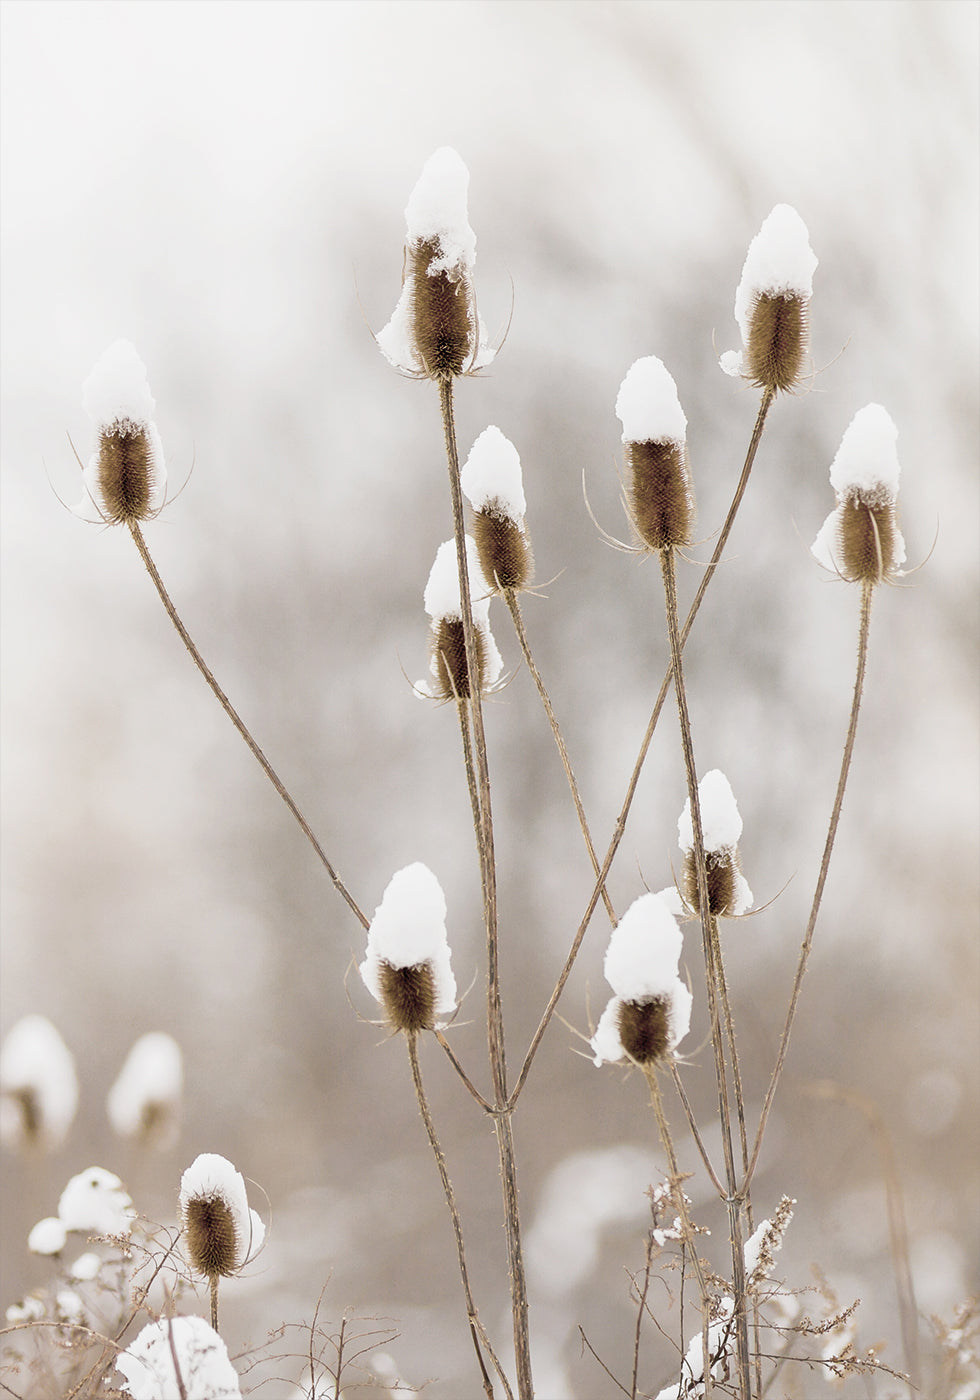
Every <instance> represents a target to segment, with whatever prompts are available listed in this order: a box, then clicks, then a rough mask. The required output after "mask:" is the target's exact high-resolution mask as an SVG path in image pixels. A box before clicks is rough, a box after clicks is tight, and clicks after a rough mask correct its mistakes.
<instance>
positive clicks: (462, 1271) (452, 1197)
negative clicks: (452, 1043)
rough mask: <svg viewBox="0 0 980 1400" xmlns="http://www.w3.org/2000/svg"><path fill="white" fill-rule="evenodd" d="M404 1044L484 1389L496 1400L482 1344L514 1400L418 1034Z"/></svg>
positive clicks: (505, 1390) (410, 1037) (508, 1394)
mask: <svg viewBox="0 0 980 1400" xmlns="http://www.w3.org/2000/svg"><path fill="white" fill-rule="evenodd" d="M405 1044H406V1045H407V1047H408V1060H409V1064H410V1065H411V1067H412V1083H413V1084H414V1085H415V1097H416V1099H417V1100H418V1105H419V1112H420V1113H421V1115H422V1121H423V1123H424V1124H425V1131H426V1133H427V1134H428V1138H429V1146H430V1147H431V1148H432V1155H433V1156H434V1157H435V1159H436V1166H437V1167H438V1169H439V1179H440V1181H441V1182H442V1189H443V1193H444V1195H445V1197H446V1205H447V1206H448V1208H449V1215H450V1218H451V1220H452V1225H453V1238H454V1239H455V1241H456V1258H457V1259H458V1261H459V1276H460V1279H461V1280H462V1284H463V1296H464V1298H465V1299H466V1316H467V1319H468V1321H469V1324H470V1336H471V1337H472V1339H473V1347H474V1349H475V1351H476V1359H477V1362H478V1363H479V1367H480V1375H481V1377H482V1381H483V1390H484V1393H485V1394H486V1396H487V1400H493V1382H492V1381H491V1379H490V1376H489V1375H488V1374H487V1368H486V1365H485V1363H484V1360H483V1351H481V1343H482V1346H483V1348H485V1350H486V1353H487V1356H489V1358H490V1361H491V1364H492V1365H493V1368H494V1370H495V1371H496V1372H497V1375H498V1376H499V1377H500V1383H501V1385H502V1386H503V1388H504V1393H505V1395H506V1396H507V1400H513V1393H512V1391H511V1388H510V1384H509V1383H508V1380H507V1376H506V1374H505V1373H504V1370H503V1368H502V1367H501V1365H500V1362H499V1361H498V1360H497V1357H496V1355H495V1353H494V1350H493V1347H492V1345H491V1344H490V1338H489V1337H488V1336H487V1333H486V1329H485V1327H484V1326H483V1323H482V1322H481V1321H480V1317H479V1314H478V1312H477V1310H476V1303H475V1302H474V1301H473V1290H472V1289H471V1288H470V1278H469V1271H468V1269H467V1267H466V1248H465V1246H464V1244H463V1226H462V1222H461V1220H460V1218H459V1210H458V1208H457V1206H456V1193H455V1191H454V1190H453V1183H452V1181H451V1180H450V1176H449V1169H448V1168H447V1166H446V1157H445V1153H444V1152H443V1150H442V1144H441V1143H440V1141H439V1138H438V1135H437V1133H436V1127H435V1123H434V1121H433V1118H432V1113H431V1110H430V1108H429V1101H428V1099H427V1098H426V1094H425V1089H424V1087H423V1084H422V1069H421V1066H420V1065H419V1047H418V1036H417V1035H415V1034H410V1035H406V1037H405Z"/></svg>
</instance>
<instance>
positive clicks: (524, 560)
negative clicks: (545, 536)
mask: <svg viewBox="0 0 980 1400" xmlns="http://www.w3.org/2000/svg"><path fill="white" fill-rule="evenodd" d="M473 538H474V540H475V541H476V548H477V552H478V553H479V556H480V567H481V568H482V569H483V573H484V576H485V578H486V580H487V582H488V583H489V584H492V585H493V586H494V591H495V592H499V591H500V590H502V589H505V588H514V589H521V588H527V586H528V584H529V583H530V582H531V577H532V574H533V570H534V560H533V557H532V554H531V542H530V540H529V539H528V537H527V535H526V534H525V532H524V531H523V530H522V529H521V527H520V526H519V525H518V524H517V522H516V521H515V520H513V519H511V517H510V516H509V515H507V514H506V513H505V512H503V511H501V510H499V509H495V508H494V504H493V502H490V503H489V504H488V505H486V506H483V507H482V508H481V509H480V510H478V511H476V513H475V514H474V517H473Z"/></svg>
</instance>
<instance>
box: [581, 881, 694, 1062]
mask: <svg viewBox="0 0 980 1400" xmlns="http://www.w3.org/2000/svg"><path fill="white" fill-rule="evenodd" d="M682 942H683V934H682V933H681V930H680V927H679V926H678V923H677V920H676V919H675V918H674V916H673V915H672V914H671V912H670V910H669V909H668V908H667V905H666V904H665V903H664V901H663V900H662V899H661V898H660V896H659V895H655V894H645V895H641V896H640V898H639V899H637V900H635V901H634V902H633V904H631V905H630V907H629V909H627V911H626V913H625V914H624V915H623V917H622V919H620V921H619V923H618V924H617V925H616V927H615V928H614V929H613V931H612V936H611V938H610V940H609V947H608V948H607V950H606V956H605V960H604V962H603V972H604V973H605V977H606V981H607V982H608V983H609V985H610V986H611V987H612V989H613V991H614V992H615V993H616V995H615V996H614V997H613V998H612V1000H611V1001H610V1002H609V1004H608V1005H607V1007H606V1009H605V1011H604V1012H603V1014H602V1016H601V1018H600V1020H599V1024H598V1026H597V1027H596V1032H595V1035H594V1036H593V1037H592V1049H593V1051H594V1054H595V1063H596V1064H597V1065H601V1064H603V1063H605V1062H610V1063H617V1062H619V1061H620V1060H624V1059H629V1060H633V1061H636V1063H638V1064H640V1065H648V1064H653V1063H655V1062H656V1061H658V1060H661V1059H663V1058H665V1056H667V1055H670V1054H672V1053H673V1051H674V1049H675V1048H676V1046H677V1045H678V1044H679V1043H680V1041H681V1040H682V1039H683V1038H684V1036H685V1035H686V1034H687V1032H688V1029H689V1027H690V1024H691V1006H692V997H691V993H690V991H689V990H688V988H687V987H686V986H685V985H684V983H683V982H682V981H681V980H680V978H679V977H678V975H677V965H678V961H679V959H680V954H681V946H682Z"/></svg>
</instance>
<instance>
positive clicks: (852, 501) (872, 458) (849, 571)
mask: <svg viewBox="0 0 980 1400" xmlns="http://www.w3.org/2000/svg"><path fill="white" fill-rule="evenodd" d="M897 442H898V429H897V428H896V426H895V424H894V422H893V421H892V419H891V417H890V415H889V414H888V413H887V412H886V411H885V409H883V408H882V407H881V405H880V404H876V403H869V404H868V405H867V406H866V407H865V408H862V409H861V410H860V412H859V413H856V414H855V415H854V418H853V419H852V420H851V423H850V426H849V427H848V429H847V431H846V432H845V434H844V436H843V438H842V439H841V444H840V447H839V448H838V449H837V455H836V456H835V457H834V460H833V462H832V464H831V468H830V483H831V485H832V486H833V488H834V490H835V492H836V493H837V508H836V509H835V510H833V511H832V512H831V513H830V515H829V516H828V517H827V519H826V520H825V521H824V523H823V525H822V527H821V529H820V532H819V534H818V535H817V538H816V539H815V540H814V542H813V544H812V546H811V549H812V552H813V554H814V556H815V557H816V559H817V560H818V561H819V562H820V563H821V564H822V565H823V566H824V568H826V569H829V570H831V572H833V573H836V574H838V575H839V576H840V577H841V578H844V579H847V580H848V581H849V582H852V583H859V582H860V583H868V584H876V583H883V582H890V581H892V580H893V579H895V578H898V577H899V576H900V574H901V567H900V566H901V565H902V564H904V563H905V540H904V539H903V538H902V532H901V530H900V529H899V527H898V516H897V502H898V480H899V475H900V471H901V469H900V467H899V462H898V449H897Z"/></svg>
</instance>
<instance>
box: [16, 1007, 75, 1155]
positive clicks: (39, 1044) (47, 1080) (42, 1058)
mask: <svg viewBox="0 0 980 1400" xmlns="http://www.w3.org/2000/svg"><path fill="white" fill-rule="evenodd" d="M22 1094H29V1095H30V1096H31V1097H32V1098H33V1100H34V1107H35V1111H36V1113H37V1115H38V1119H39V1137H40V1140H41V1142H42V1144H43V1145H44V1146H45V1147H46V1148H48V1149H49V1150H52V1151H53V1150H55V1149H57V1148H58V1147H60V1146H61V1144H62V1143H63V1142H64V1141H65V1139H66V1137H67V1136H68V1130H69V1128H70V1127H71V1125H72V1122H73V1121H74V1118H75V1112H76V1109H77V1108H78V1077H77V1075H76V1073H75V1061H74V1059H73V1057H72V1054H71V1051H70V1050H69V1049H68V1047H67V1046H66V1045H65V1042H64V1041H63V1040H62V1038H61V1036H60V1035H59V1034H58V1031H57V1030H56V1029H55V1027H54V1026H53V1025H52V1024H51V1022H50V1021H49V1020H48V1019H47V1017H45V1016H37V1015H32V1016H24V1017H23V1018H22V1019H21V1020H20V1021H18V1022H17V1023H16V1024H15V1025H14V1026H12V1027H11V1029H10V1031H9V1033H8V1035H7V1038H6V1040H5V1041H4V1043H3V1049H2V1050H0V1139H2V1140H3V1142H4V1143H6V1144H7V1145H8V1146H10V1147H15V1148H17V1147H21V1146H23V1145H24V1143H25V1141H26V1133H25V1129H24V1118H23V1113H22V1112H21V1109H20V1107H19V1105H18V1104H17V1102H16V1101H15V1098H14V1097H12V1096H17V1095H22Z"/></svg>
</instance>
